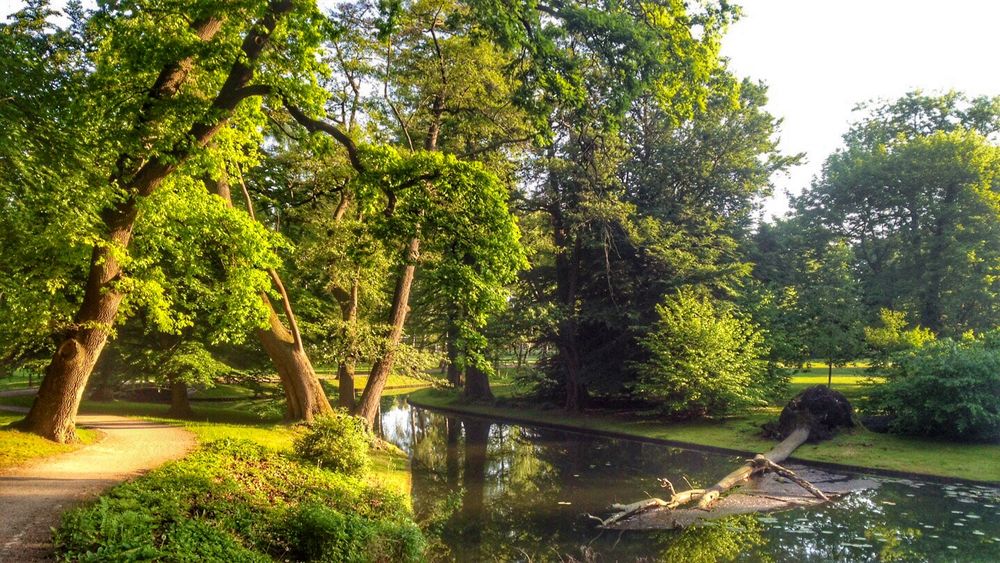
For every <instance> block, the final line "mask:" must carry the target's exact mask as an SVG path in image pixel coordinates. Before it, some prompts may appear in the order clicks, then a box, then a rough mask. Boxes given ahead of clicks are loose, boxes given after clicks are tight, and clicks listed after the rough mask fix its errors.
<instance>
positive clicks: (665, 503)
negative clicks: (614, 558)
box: [592, 386, 854, 527]
mask: <svg viewBox="0 0 1000 563" xmlns="http://www.w3.org/2000/svg"><path fill="white" fill-rule="evenodd" d="M853 418H854V413H853V409H852V408H851V406H850V403H849V402H848V401H847V399H845V398H844V397H843V395H841V394H840V393H837V392H836V391H831V390H830V389H829V388H827V387H823V386H817V387H812V388H809V389H806V390H805V391H803V392H802V393H800V394H799V395H797V396H796V397H795V398H794V399H792V400H791V401H790V402H789V403H788V405H787V406H786V407H785V408H784V410H783V411H782V413H781V418H780V421H779V428H778V430H777V431H776V432H777V433H778V434H779V435H781V436H783V437H784V439H783V440H782V441H781V442H779V443H778V445H776V446H775V447H774V448H772V449H771V450H770V451H768V452H766V453H763V454H757V455H756V456H754V458H753V459H750V460H747V462H746V463H744V464H743V465H741V466H740V467H739V468H737V469H736V470H735V471H732V472H731V473H729V474H728V475H726V476H725V477H723V478H722V479H720V480H719V481H718V482H717V483H715V484H714V485H712V486H711V487H708V488H706V489H695V488H693V487H692V488H690V489H688V490H685V491H680V492H678V491H677V490H675V489H674V485H673V483H671V482H670V481H669V480H668V479H660V484H661V485H662V486H663V487H664V488H666V489H667V490H669V491H670V493H671V495H670V498H669V500H662V499H658V498H651V499H645V500H641V501H638V502H634V503H631V504H625V505H622V504H615V505H612V507H611V508H612V510H614V511H615V512H614V513H613V514H612V515H611V516H610V517H608V518H606V519H601V518H597V517H592V518H594V519H595V520H598V521H600V523H601V526H604V527H607V526H609V525H611V524H616V523H619V522H621V521H623V520H626V519H628V518H631V517H632V516H635V515H637V514H639V513H642V512H646V511H649V510H668V511H673V510H676V509H679V508H682V507H684V506H685V505H688V504H691V503H694V502H697V505H696V508H697V509H698V510H701V511H709V510H710V509H711V508H712V505H713V504H714V503H715V501H716V500H718V499H719V497H720V496H721V495H722V494H723V493H725V492H727V491H729V490H730V489H732V488H734V487H736V486H738V485H740V484H742V483H744V482H746V481H747V480H749V479H750V478H751V477H754V476H758V475H763V474H765V473H768V472H773V473H776V474H778V475H780V476H782V477H784V478H786V479H789V480H790V481H792V482H793V483H795V484H796V485H798V486H800V487H802V488H803V489H805V490H806V491H808V492H809V493H810V494H811V495H812V496H814V497H816V498H817V499H819V500H820V501H824V502H825V501H829V500H830V499H829V498H828V497H827V495H826V494H824V493H823V491H821V490H820V489H818V488H817V487H815V486H814V485H813V484H812V483H810V482H809V481H807V480H805V479H802V478H801V477H799V476H798V475H796V474H795V472H793V471H791V470H789V469H786V468H784V467H782V466H781V465H780V463H781V462H783V461H784V460H786V459H787V458H788V457H789V456H791V455H792V452H794V451H795V449H796V448H798V447H799V446H801V445H802V444H804V443H806V441H808V440H810V439H812V440H813V441H818V440H821V439H826V438H829V437H830V436H832V435H833V433H834V432H835V431H836V429H838V428H840V427H849V426H852V425H853V423H854V422H853Z"/></svg>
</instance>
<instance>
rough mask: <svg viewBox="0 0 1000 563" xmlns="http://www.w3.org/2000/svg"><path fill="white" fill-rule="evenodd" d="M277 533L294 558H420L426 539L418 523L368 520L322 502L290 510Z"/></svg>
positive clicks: (414, 559)
mask: <svg viewBox="0 0 1000 563" xmlns="http://www.w3.org/2000/svg"><path fill="white" fill-rule="evenodd" d="M278 536H279V537H280V538H281V540H282V541H283V542H284V543H285V545H286V546H288V552H287V553H285V554H284V555H283V557H287V558H291V559H292V560H295V561H345V562H348V561H350V562H354V561H357V562H362V561H394V562H395V561H400V562H402V561H419V560H421V555H422V554H423V550H424V539H423V536H422V535H421V533H420V529H419V528H417V526H416V524H413V523H408V524H406V525H401V524H398V523H392V522H375V523H372V522H369V521H367V520H365V519H364V518H361V517H359V516H357V515H354V514H344V513H342V512H338V511H336V510H333V509H331V508H329V507H327V506H324V505H322V504H313V503H304V504H301V505H299V506H298V507H296V508H295V509H293V510H290V511H289V512H288V514H287V516H286V518H285V520H284V521H283V522H282V524H281V526H280V529H279V531H278Z"/></svg>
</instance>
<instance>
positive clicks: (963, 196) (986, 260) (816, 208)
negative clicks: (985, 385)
mask: <svg viewBox="0 0 1000 563" xmlns="http://www.w3.org/2000/svg"><path fill="white" fill-rule="evenodd" d="M998 115H1000V103H997V100H996V99H995V98H994V99H986V98H982V99H976V100H971V101H970V100H966V99H965V98H964V97H962V96H961V95H958V94H954V93H952V94H945V95H942V96H936V97H931V96H925V95H922V94H920V93H911V94H908V95H907V96H904V97H903V98H901V99H900V100H897V101H894V102H886V103H883V104H879V105H876V106H874V107H871V106H869V107H868V108H867V112H866V114H865V115H863V117H862V118H861V119H860V120H859V121H858V123H856V124H855V125H854V126H852V128H851V130H850V131H849V132H848V133H847V134H846V135H845V136H844V140H845V142H846V147H845V148H844V149H842V150H840V151H838V152H836V153H834V154H833V155H831V156H830V157H829V158H828V159H827V162H826V165H825V167H824V171H823V175H822V177H821V178H820V179H818V180H817V182H816V183H815V184H814V185H813V186H812V188H811V189H809V190H807V191H806V192H805V193H804V194H803V196H802V197H801V198H800V199H798V200H797V201H796V210H797V211H796V214H797V215H798V216H800V217H801V218H802V219H803V222H804V223H807V224H814V225H817V226H820V227H819V228H818V229H817V230H821V231H826V232H827V233H828V236H833V237H836V238H843V239H845V240H847V241H848V243H849V244H850V245H851V247H852V249H853V251H854V254H855V256H856V260H855V262H854V264H855V266H856V268H857V270H858V275H857V278H858V280H859V282H860V285H861V288H862V290H863V293H864V295H865V303H866V306H867V307H868V311H869V315H868V316H869V317H870V318H874V317H875V316H876V314H877V311H878V309H880V308H883V307H885V308H890V309H893V310H896V311H903V312H905V313H906V314H907V315H908V316H909V317H910V318H912V319H914V320H915V321H916V322H918V323H919V324H920V325H921V326H924V327H926V328H928V329H930V330H932V331H934V332H935V333H938V334H943V335H948V336H957V335H960V334H962V333H963V332H965V331H966V330H970V329H971V330H977V331H982V330H989V329H991V328H992V327H993V324H994V323H995V319H996V318H997V310H996V307H997V303H1000V300H998V299H997V296H998V295H1000V293H998V292H1000V286H998V280H1000V277H998V275H997V274H998V272H1000V269H998V268H1000V253H998V250H997V249H998V248H1000V205H998V196H997V192H996V181H997V180H996V179H997V177H998V175H1000V147H997V145H996V142H995V140H994V139H992V138H991V137H990V135H995V133H996V130H997V124H998V123H1000V119H998V117H997V116H998Z"/></svg>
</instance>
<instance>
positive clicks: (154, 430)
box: [0, 407, 195, 563]
mask: <svg viewBox="0 0 1000 563" xmlns="http://www.w3.org/2000/svg"><path fill="white" fill-rule="evenodd" d="M0 408H2V409H3V410H10V411H17V410H19V411H20V412H23V411H24V410H26V409H16V407H0ZM77 424H78V425H80V426H86V427H88V428H93V429H97V430H100V431H101V432H102V433H104V439H103V440H101V441H100V442H98V443H96V444H92V445H89V446H86V447H84V448H81V449H79V450H77V451H74V452H70V453H67V454H61V455H58V456H54V457H49V458H43V459H40V460H37V461H33V462H30V463H29V464H28V465H24V466H20V467H16V468H13V469H11V470H8V471H6V472H4V473H3V474H0V563H8V562H11V563H28V562H33V561H50V560H51V559H52V553H51V548H52V546H51V532H50V528H51V527H52V526H55V525H56V524H57V523H58V521H59V515H60V514H61V513H62V512H63V511H65V510H66V509H68V508H71V507H73V506H74V505H77V504H79V503H81V502H83V501H85V500H88V499H91V498H94V497H95V496H97V495H98V494H99V493H100V492H101V491H103V490H105V489H107V488H108V487H110V486H112V485H115V484H117V483H120V482H122V481H124V480H126V479H129V478H132V477H135V476H137V475H140V474H142V473H144V472H146V471H149V470H150V469H153V468H155V467H157V466H159V465H161V464H163V463H165V462H167V461H170V460H174V459H178V458H180V457H183V456H184V455H185V454H186V453H187V452H188V451H190V450H191V448H193V447H194V445H195V438H194V436H193V435H192V434H191V433H190V432H188V431H186V430H184V429H182V428H178V427H176V426H169V425H166V424H161V423H156V422H147V421H144V420H135V419H131V418H124V417H120V416H103V415H93V416H78V417H77Z"/></svg>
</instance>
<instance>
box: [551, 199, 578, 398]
mask: <svg viewBox="0 0 1000 563" xmlns="http://www.w3.org/2000/svg"><path fill="white" fill-rule="evenodd" d="M551 214H552V219H553V227H554V229H553V233H554V241H555V243H556V248H558V249H559V252H558V254H557V255H556V292H557V294H558V298H559V302H560V305H561V306H562V308H563V320H562V321H560V323H559V324H558V334H557V335H556V346H557V348H558V350H559V361H560V364H561V366H562V368H563V374H564V376H565V387H564V388H565V391H566V402H565V408H566V410H567V411H570V412H577V411H579V410H581V409H582V408H583V406H584V402H585V400H586V394H587V390H586V387H585V386H584V385H583V382H582V374H581V371H582V370H581V367H582V366H581V362H580V350H579V345H578V342H577V339H578V336H577V312H576V307H577V304H576V300H577V285H578V279H579V270H580V253H581V244H582V243H581V241H580V236H579V235H578V234H577V235H570V234H568V233H567V231H566V227H565V225H564V224H563V216H562V212H561V211H560V210H559V209H557V208H555V207H553V210H552V211H551ZM570 239H572V242H571V241H570Z"/></svg>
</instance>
